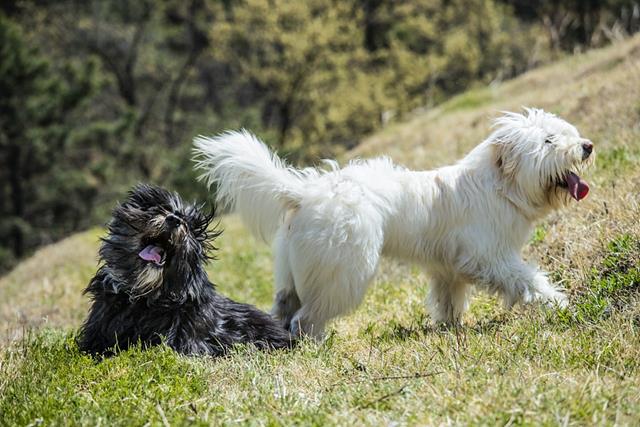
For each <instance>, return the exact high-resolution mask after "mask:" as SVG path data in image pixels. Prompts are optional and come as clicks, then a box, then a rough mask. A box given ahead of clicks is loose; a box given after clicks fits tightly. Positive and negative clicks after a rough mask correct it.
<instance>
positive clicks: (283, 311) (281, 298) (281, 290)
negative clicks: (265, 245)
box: [271, 226, 301, 329]
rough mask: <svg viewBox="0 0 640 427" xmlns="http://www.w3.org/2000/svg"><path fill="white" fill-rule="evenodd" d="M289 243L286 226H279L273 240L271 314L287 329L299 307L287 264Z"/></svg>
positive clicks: (298, 299)
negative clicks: (273, 292)
mask: <svg viewBox="0 0 640 427" xmlns="http://www.w3.org/2000/svg"><path fill="white" fill-rule="evenodd" d="M288 245H289V243H288V241H287V237H286V226H285V227H281V228H280V230H278V233H277V234H276V238H275V240H274V242H273V252H274V281H275V288H276V289H275V291H276V292H275V297H274V300H273V307H272V308H271V314H272V315H273V316H274V317H276V318H277V319H280V320H281V321H282V324H283V326H284V327H285V328H287V329H289V327H290V325H291V319H293V316H294V315H295V314H296V312H297V311H298V310H299V309H300V306H301V304H300V298H299V297H298V294H297V292H296V289H295V284H294V282H293V274H292V273H291V266H290V264H289V247H288Z"/></svg>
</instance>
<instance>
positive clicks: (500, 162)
mask: <svg viewBox="0 0 640 427" xmlns="http://www.w3.org/2000/svg"><path fill="white" fill-rule="evenodd" d="M491 148H492V150H493V162H494V164H495V166H496V168H497V169H498V172H499V173H500V175H501V176H502V177H504V178H506V179H509V180H512V179H513V178H514V177H515V174H516V171H517V170H518V161H517V159H516V156H515V155H514V154H515V153H514V152H513V149H512V147H511V144H509V143H508V142H507V141H506V140H504V139H501V138H500V139H495V140H494V141H493V142H492V143H491Z"/></svg>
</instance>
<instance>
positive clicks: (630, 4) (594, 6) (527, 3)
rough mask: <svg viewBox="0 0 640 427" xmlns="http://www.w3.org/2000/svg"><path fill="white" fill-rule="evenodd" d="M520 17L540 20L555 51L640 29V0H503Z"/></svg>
mask: <svg viewBox="0 0 640 427" xmlns="http://www.w3.org/2000/svg"><path fill="white" fill-rule="evenodd" d="M502 2H503V3H507V4H509V5H512V6H513V7H514V9H515V12H516V14H517V16H518V17H519V18H520V19H523V20H528V21H538V22H540V23H541V24H542V25H543V27H544V28H545V30H546V32H547V36H548V38H549V42H550V44H551V46H552V48H553V49H554V50H556V51H558V50H565V51H573V50H575V49H576V48H584V47H594V46H601V45H603V44H604V43H606V42H609V41H611V40H612V39H615V38H619V37H622V36H624V35H628V34H633V33H635V32H637V31H638V30H640V1H638V0H569V1H562V2H559V1H552V0H502Z"/></svg>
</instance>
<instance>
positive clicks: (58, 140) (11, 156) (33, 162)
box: [0, 15, 97, 270]
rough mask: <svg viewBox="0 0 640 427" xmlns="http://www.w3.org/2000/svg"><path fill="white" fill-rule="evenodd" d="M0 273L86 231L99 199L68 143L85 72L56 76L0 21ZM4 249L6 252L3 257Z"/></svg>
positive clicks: (87, 82) (85, 86)
mask: <svg viewBox="0 0 640 427" xmlns="http://www.w3.org/2000/svg"><path fill="white" fill-rule="evenodd" d="M0 49H1V51H0V93H1V94H2V96H1V97H0V175H1V176H2V178H1V179H0V217H1V218H2V223H1V224H0V241H1V242H2V246H3V247H4V248H3V249H4V251H3V253H1V254H0V270H2V268H3V267H6V266H7V265H9V264H10V263H11V262H12V257H20V256H22V255H24V254H25V252H26V251H27V250H28V249H29V248H30V247H32V246H34V245H37V244H39V243H42V242H43V241H47V240H50V239H52V238H56V237H59V236H60V235H63V234H64V233H68V232H70V231H72V230H75V229H78V228H79V227H81V226H83V225H86V224H87V222H86V221H85V217H86V216H87V215H88V214H89V213H90V212H91V210H92V207H93V201H94V198H95V196H96V194H97V191H96V190H97V189H96V188H95V185H94V184H95V182H94V181H92V180H91V179H90V178H89V176H87V175H88V174H87V171H86V170H80V169H76V168H74V165H78V164H82V163H86V162H87V159H86V158H85V157H84V155H83V154H82V153H81V152H82V150H84V149H86V148H87V147H86V145H85V142H86V141H83V140H78V139H75V138H74V135H73V124H72V123H73V121H74V111H75V110H76V109H77V107H78V106H79V105H81V104H82V102H83V101H84V100H85V99H86V97H87V94H88V92H89V91H90V89H91V75H92V73H91V71H92V67H91V64H90V63H89V64H87V66H85V67H76V66H74V65H73V64H68V66H65V67H63V68H60V69H58V70H54V69H53V68H52V67H51V64H50V63H49V62H48V61H47V60H46V59H45V58H44V57H42V56H41V55H40V54H39V53H38V52H37V51H36V50H35V49H33V48H31V47H30V46H29V45H28V44H27V43H26V41H25V38H24V35H23V34H22V32H21V30H20V28H19V27H18V26H17V25H15V24H13V23H12V22H11V21H9V20H8V19H7V18H6V17H4V16H3V15H0ZM5 248H6V249H5Z"/></svg>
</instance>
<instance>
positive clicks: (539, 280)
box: [472, 256, 567, 308]
mask: <svg viewBox="0 0 640 427" xmlns="http://www.w3.org/2000/svg"><path fill="white" fill-rule="evenodd" d="M478 270H479V271H478V272H476V273H475V274H472V276H475V278H476V279H477V280H478V281H479V282H480V284H481V285H483V286H485V287H486V288H488V290H489V292H491V293H499V294H500V295H502V298H503V299H504V304H505V306H506V307H509V308H510V307H512V306H513V305H514V304H517V303H522V304H527V303H531V302H534V301H542V302H545V303H548V304H551V305H558V306H560V307H566V305H567V297H566V296H565V295H564V293H562V292H561V291H559V290H558V289H556V288H555V286H553V285H552V284H551V283H550V282H549V279H548V278H547V275H546V274H545V273H544V272H542V271H540V270H538V269H536V268H535V267H533V266H531V265H528V264H527V263H525V262H524V261H522V260H521V259H520V258H519V257H516V256H514V257H511V258H509V259H507V260H501V261H495V260H494V261H493V262H491V263H489V264H487V265H486V266H484V267H480V268H479V269H478Z"/></svg>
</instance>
